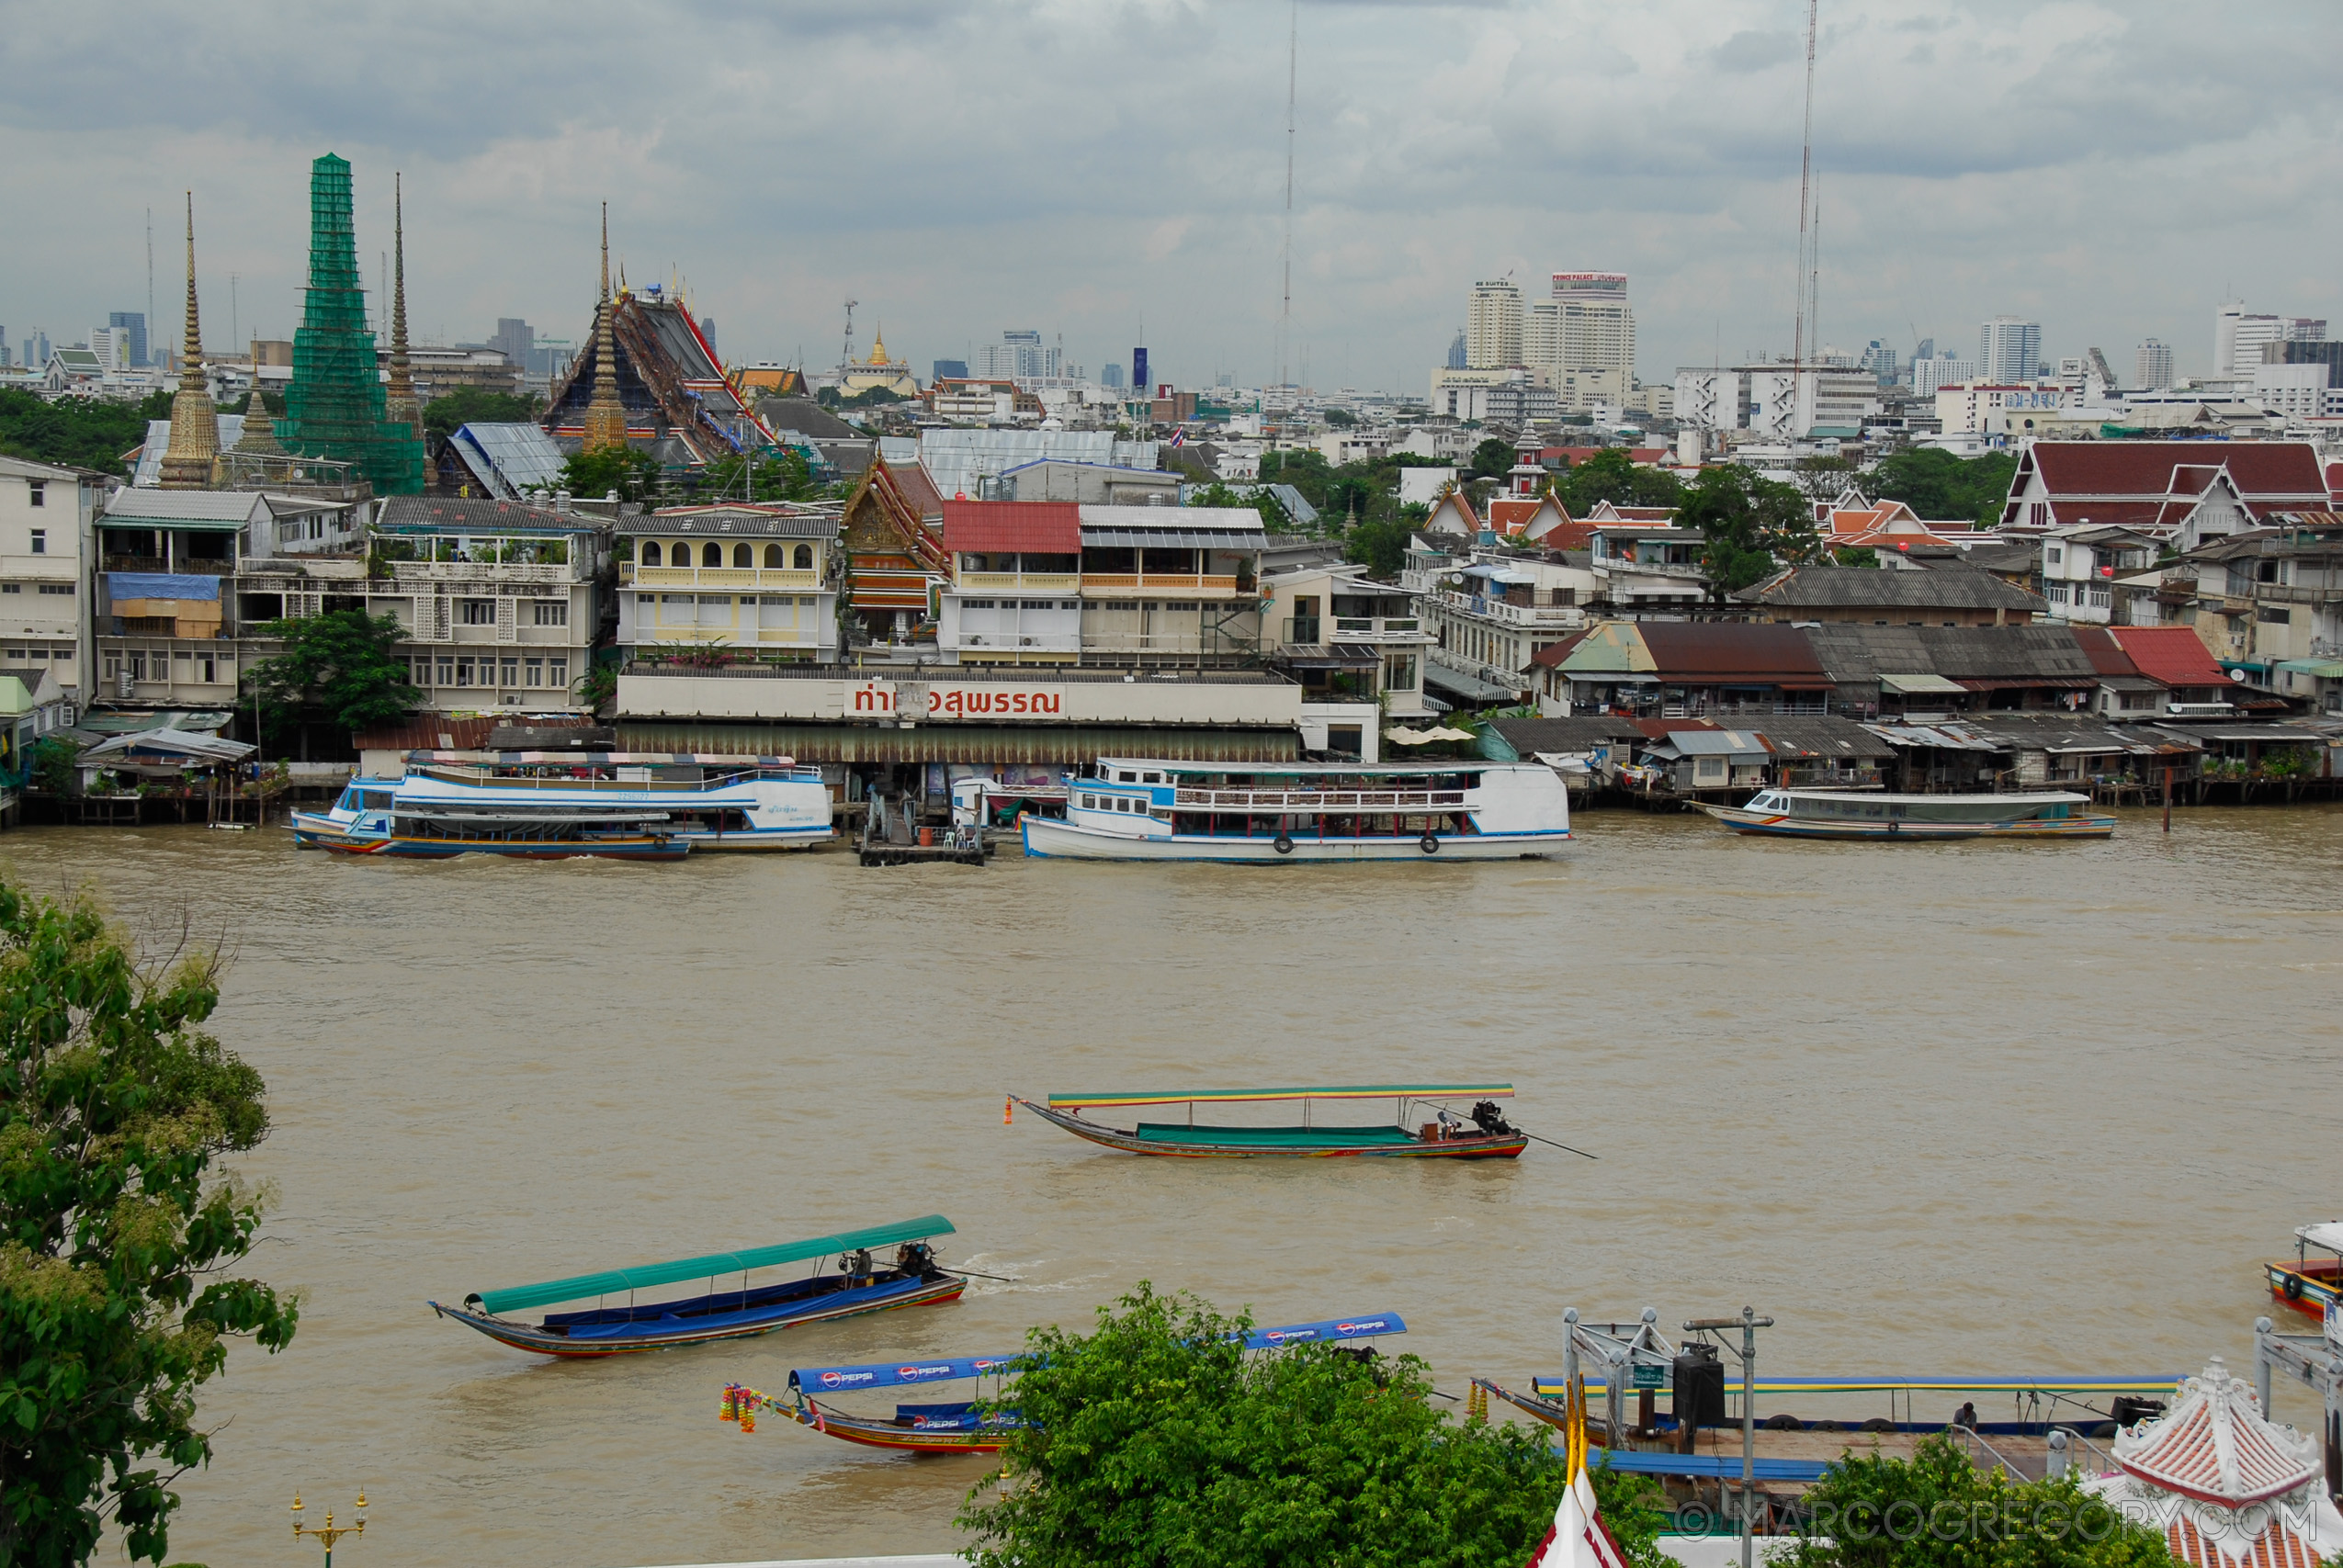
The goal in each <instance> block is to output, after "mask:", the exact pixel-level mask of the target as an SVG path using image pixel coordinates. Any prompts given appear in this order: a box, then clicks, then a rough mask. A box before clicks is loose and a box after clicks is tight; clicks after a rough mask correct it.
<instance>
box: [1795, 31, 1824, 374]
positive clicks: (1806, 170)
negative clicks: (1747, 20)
mask: <svg viewBox="0 0 2343 1568" xmlns="http://www.w3.org/2000/svg"><path fill="white" fill-rule="evenodd" d="M1817 4H1818V0H1806V122H1805V144H1804V147H1803V149H1802V150H1801V152H1799V154H1798V280H1797V286H1796V290H1795V291H1796V294H1797V298H1798V305H1797V321H1796V324H1795V325H1794V326H1793V327H1792V328H1791V329H1790V400H1791V406H1792V407H1793V408H1795V407H1796V404H1797V398H1798V379H1797V378H1798V372H1799V371H1800V370H1801V369H1802V368H1804V367H1805V357H1806V288H1807V284H1808V279H1809V276H1810V275H1811V272H1812V271H1813V270H1818V268H1817V266H1816V264H1815V263H1814V262H1813V260H1812V257H1811V254H1810V252H1809V250H1808V248H1807V247H1808V243H1809V234H1808V220H1809V218H1810V215H1811V213H1812V211H1813V208H1812V205H1811V203H1812V186H1813V180H1814V34H1815V7H1816V6H1817Z"/></svg>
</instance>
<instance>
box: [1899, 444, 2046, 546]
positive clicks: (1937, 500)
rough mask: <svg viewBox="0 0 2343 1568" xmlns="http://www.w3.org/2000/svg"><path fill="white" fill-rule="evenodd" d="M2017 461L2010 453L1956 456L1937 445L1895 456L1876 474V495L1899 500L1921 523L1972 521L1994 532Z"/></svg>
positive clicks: (2013, 476)
mask: <svg viewBox="0 0 2343 1568" xmlns="http://www.w3.org/2000/svg"><path fill="white" fill-rule="evenodd" d="M2017 472H2018V459H2017V458H2015V457H2011V456H2010V455H2009V453H2007V452H1988V453H1986V455H1985V456H1984V457H1954V456H1953V455H1952V453H1950V452H1947V451H1945V450H1944V449H1943V448H1942V447H1939V446H1916V447H1913V448H1912V449H1911V450H1909V451H1906V452H1896V453H1892V454H1890V455H1889V456H1887V457H1882V458H1881V459H1880V460H1879V467H1878V468H1874V469H1873V470H1872V493H1873V495H1875V496H1877V497H1878V498H1879V499H1880V500H1882V501H1900V502H1903V503H1904V504H1905V505H1907V506H1908V507H1910V508H1911V509H1912V510H1913V511H1914V512H1915V513H1919V515H1920V516H1921V517H1922V518H1926V519H1930V520H1941V521H1947V522H1949V521H1952V519H1955V518H1963V519H1969V518H1973V519H1975V521H1976V522H1978V523H1979V524H1982V525H1986V526H1988V527H1990V526H1991V525H1994V524H1996V523H1998V522H1999V521H2000V520H2001V506H2002V503H2003V502H2006V501H2008V500H2009V481H2010V480H2011V479H2013V478H2015V477H2016V476H2017Z"/></svg>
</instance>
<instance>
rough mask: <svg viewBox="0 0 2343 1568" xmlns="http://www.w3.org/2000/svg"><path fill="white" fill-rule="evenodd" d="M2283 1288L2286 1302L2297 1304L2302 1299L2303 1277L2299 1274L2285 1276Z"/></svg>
mask: <svg viewBox="0 0 2343 1568" xmlns="http://www.w3.org/2000/svg"><path fill="white" fill-rule="evenodd" d="M2283 1288H2284V1290H2285V1292H2286V1299H2287V1300H2288V1301H2290V1302H2299V1301H2301V1300H2302V1299H2303V1277H2302V1276H2301V1275H2300V1274H2289V1275H2287V1276H2286V1283H2285V1286H2284V1287H2283Z"/></svg>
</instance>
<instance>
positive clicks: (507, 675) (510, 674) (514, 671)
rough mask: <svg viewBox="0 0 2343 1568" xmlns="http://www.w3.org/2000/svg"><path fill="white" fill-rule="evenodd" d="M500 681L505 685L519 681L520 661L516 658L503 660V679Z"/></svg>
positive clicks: (517, 683) (512, 684)
mask: <svg viewBox="0 0 2343 1568" xmlns="http://www.w3.org/2000/svg"><path fill="white" fill-rule="evenodd" d="M502 683H503V684H504V685H507V686H517V685H519V684H520V683H521V661H520V660H518V659H507V660H504V682H502Z"/></svg>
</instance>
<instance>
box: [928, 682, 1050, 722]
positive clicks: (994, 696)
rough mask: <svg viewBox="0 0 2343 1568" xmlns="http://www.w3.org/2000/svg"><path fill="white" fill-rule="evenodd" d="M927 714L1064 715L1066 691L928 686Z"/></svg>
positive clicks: (936, 715)
mask: <svg viewBox="0 0 2343 1568" xmlns="http://www.w3.org/2000/svg"><path fill="white" fill-rule="evenodd" d="M927 716H928V717H930V718H932V719H935V718H995V719H998V718H1063V717H1065V716H1066V694H1065V693H1064V691H1062V690H1060V689H1058V688H1055V687H1047V686H1007V685H993V684H990V683H987V684H985V685H981V686H944V685H936V686H930V687H929V688H928V692H927Z"/></svg>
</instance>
